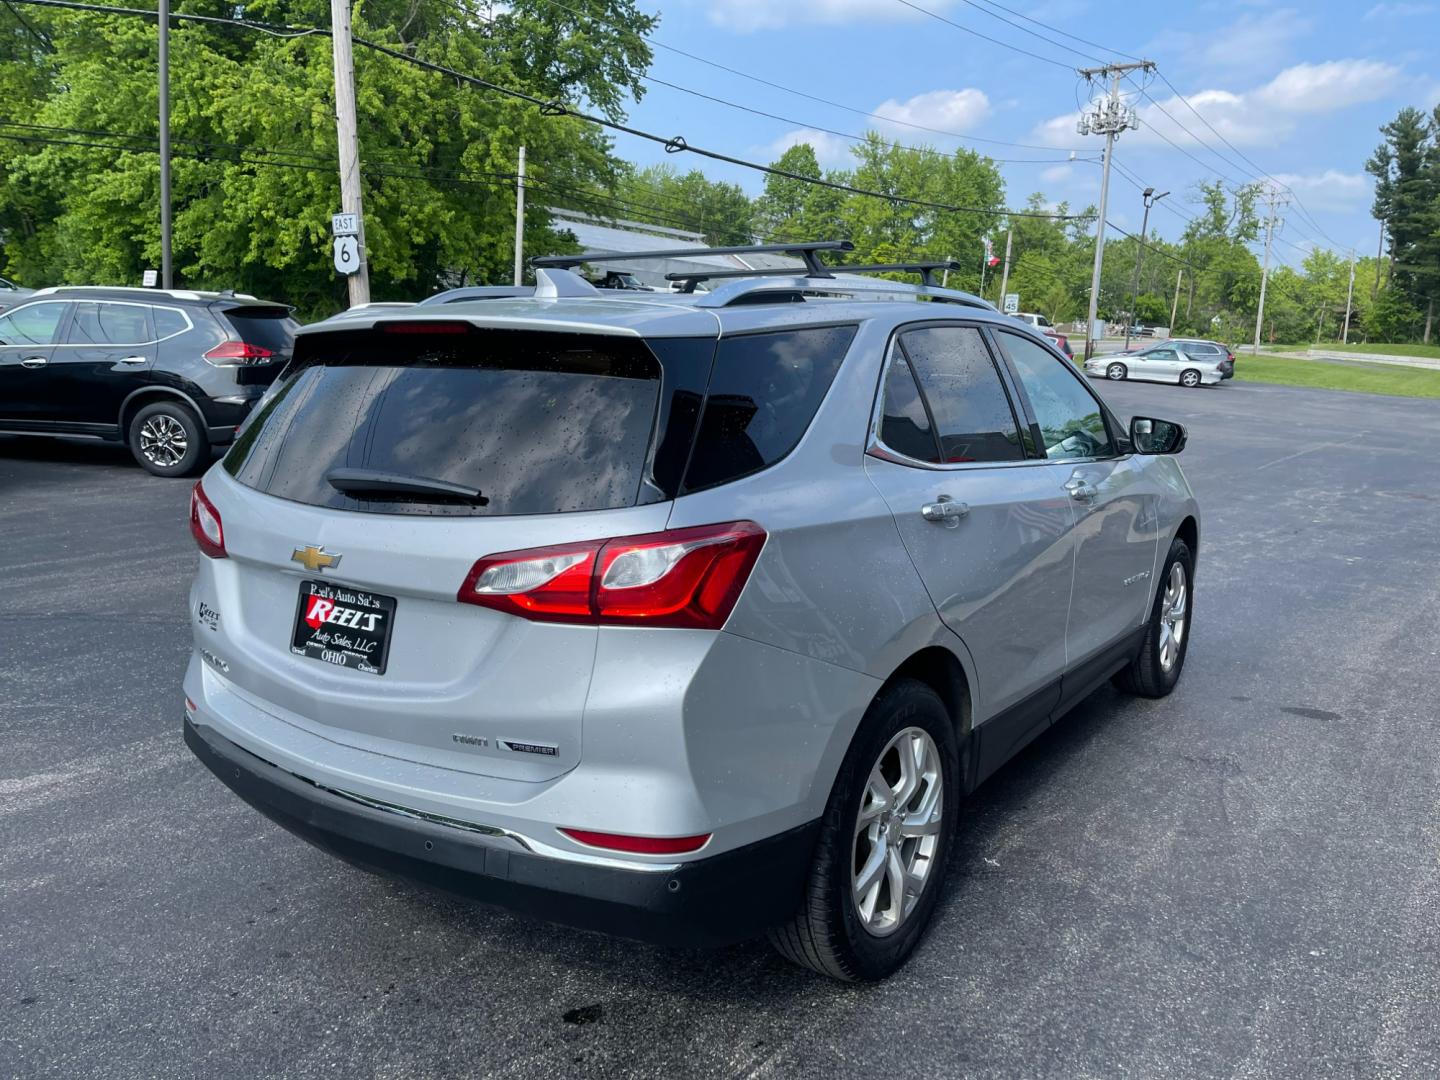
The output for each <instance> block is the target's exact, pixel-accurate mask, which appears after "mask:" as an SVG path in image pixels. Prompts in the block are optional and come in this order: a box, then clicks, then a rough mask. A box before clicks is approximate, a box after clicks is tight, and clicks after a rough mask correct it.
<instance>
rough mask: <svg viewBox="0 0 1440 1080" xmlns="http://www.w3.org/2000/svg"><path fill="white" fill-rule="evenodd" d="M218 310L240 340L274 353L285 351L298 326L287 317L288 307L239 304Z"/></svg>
mask: <svg viewBox="0 0 1440 1080" xmlns="http://www.w3.org/2000/svg"><path fill="white" fill-rule="evenodd" d="M220 314H221V315H222V316H224V318H225V321H226V322H228V323H229V324H230V325H231V327H232V328H233V329H234V330H235V333H236V334H238V335H239V336H240V340H241V341H243V342H245V343H247V344H249V345H259V346H260V347H261V348H264V349H269V350H270V351H271V352H273V353H288V352H289V351H290V347H291V346H292V345H293V344H294V342H295V331H296V330H297V329H298V328H299V326H300V324H299V323H297V322H296V321H295V320H294V319H292V318H291V317H290V309H289V308H283V307H273V308H267V307H239V308H230V309H229V310H228V311H222V312H221V313H220Z"/></svg>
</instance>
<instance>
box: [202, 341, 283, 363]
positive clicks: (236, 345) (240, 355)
mask: <svg viewBox="0 0 1440 1080" xmlns="http://www.w3.org/2000/svg"><path fill="white" fill-rule="evenodd" d="M274 358H275V353H274V351H273V350H271V349H267V348H265V346H263V345H252V344H250V343H249V342H248V341H222V342H221V343H220V344H219V345H216V346H215V347H214V348H213V349H211V350H210V351H209V352H207V353H205V359H206V360H209V361H210V363H212V364H218V365H221V366H226V365H232V364H265V363H269V362H270V361H271V360H273V359H274Z"/></svg>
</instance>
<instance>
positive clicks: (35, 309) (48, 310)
mask: <svg viewBox="0 0 1440 1080" xmlns="http://www.w3.org/2000/svg"><path fill="white" fill-rule="evenodd" d="M64 314H65V305H64V304H30V305H28V306H26V307H22V308H17V309H16V310H15V311H12V312H11V313H10V314H9V315H5V316H0V345H53V344H55V337H56V332H57V331H58V330H59V329H60V318H61V316H63V315H64Z"/></svg>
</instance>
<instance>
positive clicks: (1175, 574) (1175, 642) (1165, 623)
mask: <svg viewBox="0 0 1440 1080" xmlns="http://www.w3.org/2000/svg"><path fill="white" fill-rule="evenodd" d="M1189 599H1190V587H1189V583H1188V582H1187V581H1186V578H1185V567H1184V566H1183V565H1181V564H1180V563H1178V562H1177V563H1175V564H1173V565H1172V566H1171V567H1170V576H1169V578H1167V579H1166V581H1165V593H1164V595H1163V596H1162V597H1161V598H1160V670H1162V671H1165V672H1169V671H1170V670H1171V669H1172V668H1173V667H1174V666H1175V663H1176V661H1177V660H1179V659H1180V647H1181V646H1182V645H1183V644H1184V642H1185V626H1186V621H1187V619H1188V604H1189Z"/></svg>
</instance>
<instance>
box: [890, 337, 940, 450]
mask: <svg viewBox="0 0 1440 1080" xmlns="http://www.w3.org/2000/svg"><path fill="white" fill-rule="evenodd" d="M882 408H883V409H884V414H883V415H882V417H881V419H880V441H881V442H883V443H884V444H885V445H886V446H888V447H889V448H890V449H891V450H894V451H895V452H896V453H898V454H904V455H905V456H906V457H908V458H914V459H915V460H916V461H929V462H935V463H938V462H939V461H940V444H939V443H938V442H936V441H935V430H934V428H933V427H932V426H931V424H930V416H929V414H927V413H926V412H925V403H924V401H922V400H921V399H920V388H919V387H918V386H917V385H916V384H915V373H914V372H913V371H911V370H910V362H909V361H908V360H906V359H905V354H904V352H902V351H901V350H900V349H899V348H896V350H895V352H894V355H893V356H891V358H890V368H889V370H888V371H887V372H886V374H885V398H884V404H883V406H882Z"/></svg>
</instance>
